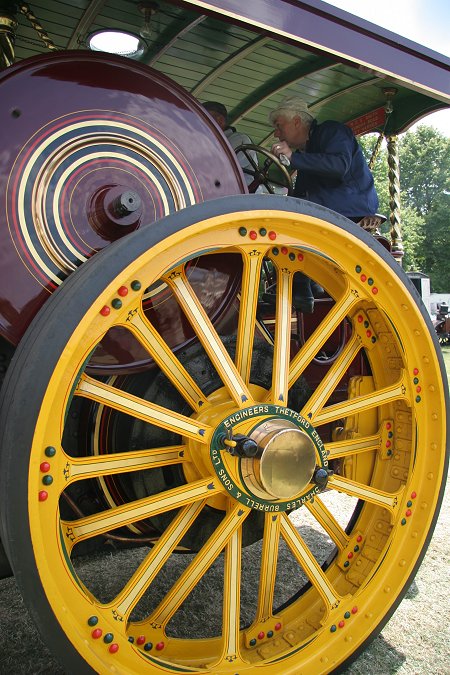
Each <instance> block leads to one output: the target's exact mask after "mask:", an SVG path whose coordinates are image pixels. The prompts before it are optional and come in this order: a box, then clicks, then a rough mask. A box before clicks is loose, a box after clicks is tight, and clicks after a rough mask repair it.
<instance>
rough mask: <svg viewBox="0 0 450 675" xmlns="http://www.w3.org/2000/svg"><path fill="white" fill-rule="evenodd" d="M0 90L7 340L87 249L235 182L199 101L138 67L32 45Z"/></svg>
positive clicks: (215, 306)
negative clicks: (125, 205) (125, 206)
mask: <svg viewBox="0 0 450 675" xmlns="http://www.w3.org/2000/svg"><path fill="white" fill-rule="evenodd" d="M0 98H1V101H2V106H1V109H0V128H1V129H2V136H3V138H4V141H3V143H2V151H1V152H0V241H1V242H2V243H1V247H0V334H1V335H2V336H3V337H5V338H6V339H7V340H9V341H10V342H11V343H12V344H17V343H18V341H19V340H20V338H21V337H22V335H23V333H24V332H25V330H26V328H27V326H28V325H29V323H30V321H31V320H32V318H33V316H34V315H35V314H36V313H37V312H38V310H39V308H40V307H41V306H42V304H43V303H44V302H45V300H46V299H47V298H48V297H49V295H50V294H51V293H52V291H53V290H54V289H55V288H57V286H58V285H59V284H60V283H61V282H62V280H63V279H64V278H65V277H66V276H67V275H68V274H69V273H70V272H71V271H72V270H74V269H76V268H77V267H78V266H79V265H80V264H82V262H83V261H84V260H86V259H88V258H89V257H91V256H92V255H93V254H94V253H95V252H96V251H98V250H100V249H101V248H103V247H104V246H106V245H108V244H109V243H110V242H112V241H114V240H115V239H117V238H119V237H121V236H124V235H126V234H127V233H128V232H131V231H133V230H135V229H137V228H139V227H142V226H144V225H146V224H148V223H152V222H154V221H155V220H156V219H158V218H160V217H162V216H164V215H167V213H170V212H173V211H174V210H178V209H179V208H183V207H184V206H187V205H189V204H192V203H197V202H201V201H205V200H208V199H213V198H216V197H220V196H224V195H232V194H240V193H243V192H246V191H247V189H246V185H245V180H244V177H243V175H242V172H241V169H240V167H239V164H238V162H237V161H236V156H235V154H234V152H233V151H232V149H231V147H230V146H229V144H228V143H227V141H226V139H225V137H224V136H223V135H222V133H221V131H220V130H219V129H218V127H217V126H216V125H215V123H214V122H213V121H212V120H211V118H210V117H209V116H208V114H207V113H206V112H205V111H204V109H203V108H202V106H201V105H200V104H199V103H198V102H197V101H196V100H195V99H194V98H193V97H192V96H190V95H189V94H188V93H187V92H186V91H184V90H183V89H182V88H181V87H178V86H177V85H176V84H175V83H174V82H172V81H171V80H169V79H168V78H166V77H164V76H163V75H161V74H160V73H158V72H157V71H155V70H152V69H150V68H148V67H146V66H142V65H140V64H138V63H135V62H132V61H129V60H125V59H122V58H118V57H114V56H110V55H104V54H93V53H91V52H86V53H84V52H77V53H76V54H74V52H66V53H64V52H61V53H58V54H51V55H45V56H39V57H35V58H32V59H29V60H28V61H22V62H20V63H18V64H16V65H14V66H11V67H10V68H8V69H7V70H6V71H4V72H3V73H2V74H0ZM121 195H125V196H126V197H127V198H128V196H129V195H132V197H131V198H130V201H132V200H133V199H134V200H135V202H134V205H133V206H132V207H131V210H130V211H126V213H125V215H124V214H121V213H120V211H117V212H114V211H113V206H112V204H113V203H114V202H115V201H117V199H119V200H120V197H121ZM218 265H219V268H220V269H222V270H224V266H226V262H225V261H223V262H222V263H220V262H218ZM199 269H200V268H199ZM204 273H205V274H207V273H208V270H205V272H204ZM228 276H229V275H228ZM230 283H231V282H230V279H228V280H226V281H224V284H225V287H227V288H228V287H229V286H230ZM222 291H223V289H222V288H220V292H219V290H218V292H217V294H215V295H214V297H213V298H210V300H209V302H210V305H209V307H208V311H210V312H211V313H212V314H214V312H216V311H218V310H219V309H220V308H221V307H223V302H224V298H223V295H222ZM180 337H184V338H185V337H186V336H180Z"/></svg>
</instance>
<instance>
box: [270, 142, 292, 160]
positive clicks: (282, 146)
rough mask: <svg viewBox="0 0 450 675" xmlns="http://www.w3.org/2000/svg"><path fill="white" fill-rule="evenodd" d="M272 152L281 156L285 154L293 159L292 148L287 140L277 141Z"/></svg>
mask: <svg viewBox="0 0 450 675" xmlns="http://www.w3.org/2000/svg"><path fill="white" fill-rule="evenodd" d="M272 153H273V154H274V155H275V156H276V157H279V156H280V155H284V156H285V157H287V158H288V159H289V160H290V159H291V155H292V150H291V148H290V147H289V145H288V144H287V143H286V141H277V142H276V143H274V144H273V145H272Z"/></svg>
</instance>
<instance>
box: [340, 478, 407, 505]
mask: <svg viewBox="0 0 450 675" xmlns="http://www.w3.org/2000/svg"><path fill="white" fill-rule="evenodd" d="M328 487H329V488H331V489H332V490H339V491H340V492H345V493H346V494H348V495H351V496H352V497H358V499H362V500H363V501H365V502H371V503H372V504H376V505H377V506H382V507H383V508H385V509H387V510H388V511H390V512H391V513H394V511H395V510H396V509H397V507H398V505H399V502H400V496H401V494H402V492H403V488H402V489H401V490H399V492H396V493H389V492H384V491H383V490H377V489H376V488H373V487H371V486H370V485H363V484H362V483H356V482H355V481H352V480H349V479H348V478H343V477H342V476H336V475H334V476H331V478H330V479H329V481H328Z"/></svg>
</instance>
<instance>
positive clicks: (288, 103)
mask: <svg viewBox="0 0 450 675" xmlns="http://www.w3.org/2000/svg"><path fill="white" fill-rule="evenodd" d="M279 115H283V116H285V117H287V119H288V120H291V119H293V118H294V117H300V119H301V120H302V122H303V123H304V124H311V122H312V121H313V119H314V117H313V116H312V115H311V113H310V112H309V111H308V106H307V104H306V103H305V101H304V100H303V99H302V98H300V96H289V97H288V98H285V99H283V101H281V102H280V103H279V104H278V105H277V107H276V108H275V109H274V110H272V111H271V112H270V113H269V122H270V124H271V125H272V126H275V122H276V119H277V117H279Z"/></svg>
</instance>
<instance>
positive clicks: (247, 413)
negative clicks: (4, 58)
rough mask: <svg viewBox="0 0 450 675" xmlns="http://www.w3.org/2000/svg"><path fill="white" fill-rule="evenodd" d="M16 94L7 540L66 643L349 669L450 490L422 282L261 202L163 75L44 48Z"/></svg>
mask: <svg viewBox="0 0 450 675" xmlns="http://www.w3.org/2000/svg"><path fill="white" fill-rule="evenodd" d="M37 91H38V92H39V97H37ZM0 93H1V100H2V109H1V113H0V114H1V120H0V125H1V128H2V130H3V133H4V139H5V141H4V145H3V149H2V152H1V154H0V176H1V181H2V191H1V200H2V202H1V221H0V228H1V230H0V236H1V260H2V264H1V271H0V274H1V279H2V283H1V289H2V291H1V306H0V322H1V332H2V348H3V353H4V354H5V355H6V356H7V358H8V359H9V355H10V354H12V352H14V356H13V358H12V361H11V363H10V365H9V367H8V369H7V373H6V378H5V382H4V384H3V387H2V395H1V415H2V417H1V432H0V434H1V475H0V481H1V482H0V486H1V490H0V499H1V502H0V505H1V524H2V530H1V535H2V542H3V546H4V548H5V551H6V554H7V558H8V561H9V563H10V565H11V567H12V570H13V572H14V574H15V576H16V579H17V582H18V584H19V586H20V589H21V591H22V593H23V596H24V599H25V601H26V603H27V605H28V607H29V609H30V612H31V613H32V615H33V616H34V618H35V620H36V622H37V624H38V627H39V629H40V631H41V633H42V635H43V636H44V639H45V640H46V641H47V643H48V644H49V645H50V646H51V649H52V650H53V651H54V653H55V655H56V656H57V657H58V659H59V660H60V661H61V663H62V664H63V665H64V666H65V667H66V668H67V669H68V670H69V671H70V672H80V673H81V672H92V671H94V672H99V673H106V672H119V673H142V672H148V673H175V672H177V673H233V674H235V673H239V675H244V673H256V672H258V673H259V672H261V673H264V675H266V674H267V675H269V674H274V675H275V674H276V675H279V673H284V674H286V675H287V674H288V673H292V674H294V673H299V672H300V671H301V672H305V673H319V672H330V670H332V669H334V668H335V667H337V666H339V665H342V664H344V663H346V662H348V661H349V660H351V658H353V657H354V656H355V655H356V654H357V653H358V651H359V650H360V649H361V648H362V646H363V645H364V644H365V643H366V642H367V641H368V640H369V639H370V638H372V637H373V636H374V635H376V633H377V632H378V631H379V630H380V629H381V627H382V626H383V625H384V623H385V621H386V620H387V618H388V617H389V616H390V615H391V613H392V612H393V611H394V609H395V607H396V606H397V604H398V602H399V601H400V599H401V598H402V596H403V594H404V592H405V590H406V589H407V587H408V585H409V583H410V581H411V579H412V577H413V575H414V573H415V571H416V569H417V567H418V565H419V564H420V561H421V559H422V557H423V555H424V552H425V550H426V546H427V543H428V541H429V538H430V536H431V533H432V529H433V526H434V522H435V520H436V517H437V511H438V507H439V503H440V499H441V497H442V490H443V487H442V482H443V477H444V476H445V466H446V464H445V448H444V441H443V439H445V395H444V389H443V387H444V385H443V381H444V377H443V366H442V359H441V357H440V355H439V352H438V349H437V340H436V336H435V335H434V331H433V327H432V326H431V323H430V321H429V319H428V318H427V314H426V312H425V310H424V308H423V307H422V306H421V304H420V302H419V300H418V299H417V296H416V294H414V292H413V290H412V286H411V284H410V282H409V281H408V279H407V278H406V276H405V275H404V274H403V272H402V270H401V268H400V266H399V265H398V263H397V262H396V261H395V260H394V259H393V258H392V256H391V255H390V253H389V252H388V251H386V250H385V248H384V247H382V246H381V245H379V244H378V242H376V241H375V239H374V238H373V237H372V236H371V235H370V234H368V233H367V232H365V231H364V230H363V229H361V228H359V227H358V226H357V225H355V224H354V223H351V222H349V221H347V220H346V219H345V218H343V217H341V216H339V215H337V214H336V213H334V212H331V211H328V210H327V209H325V208H321V207H318V206H316V205H314V204H311V203H308V202H302V201H300V200H295V199H293V198H291V197H283V196H275V195H249V194H245V193H246V186H245V181H244V177H243V175H242V172H241V170H240V168H239V165H238V163H237V160H236V157H235V155H234V153H233V151H232V150H231V148H230V147H229V146H228V144H227V143H226V140H225V138H224V137H223V136H222V134H221V132H220V131H219V130H218V128H217V127H216V126H215V124H214V122H213V121H212V120H211V118H209V116H208V115H207V113H206V112H205V111H204V110H203V108H202V106H201V105H200V104H199V103H198V102H197V101H196V100H195V99H194V98H193V97H192V96H190V95H189V94H187V93H186V91H185V90H183V89H182V88H181V87H179V86H178V85H176V84H175V83H174V82H172V81H171V80H169V79H168V78H166V77H164V76H162V75H160V74H159V73H158V72H156V71H154V70H152V69H150V68H147V67H145V66H142V65H140V64H137V63H131V62H126V63H125V60H123V59H121V58H118V57H117V58H116V57H112V56H104V55H100V54H98V55H92V54H85V53H83V52H80V53H79V54H77V56H76V57H74V55H73V54H70V53H60V54H56V55H50V56H39V57H35V58H33V59H30V60H28V61H23V62H19V63H18V64H16V65H13V66H11V67H9V68H7V69H6V70H5V71H4V72H3V74H2V75H1V77H0ZM211 158H213V161H211ZM94 254H95V255H94ZM298 272H301V273H303V274H305V275H306V276H308V277H309V278H311V279H312V280H314V281H315V282H317V284H318V285H320V287H321V288H322V289H323V291H324V292H323V294H322V295H321V296H320V297H319V298H317V299H316V301H315V308H314V313H313V314H311V315H304V314H302V313H301V312H300V311H297V310H295V308H293V306H292V279H293V277H294V275H295V274H296V273H298ZM273 281H275V283H276V304H275V306H269V305H267V304H266V303H264V302H263V300H262V294H263V291H264V290H265V287H266V286H267V284H268V283H269V282H273ZM6 356H5V358H6ZM206 590H207V591H208V595H206Z"/></svg>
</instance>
